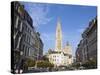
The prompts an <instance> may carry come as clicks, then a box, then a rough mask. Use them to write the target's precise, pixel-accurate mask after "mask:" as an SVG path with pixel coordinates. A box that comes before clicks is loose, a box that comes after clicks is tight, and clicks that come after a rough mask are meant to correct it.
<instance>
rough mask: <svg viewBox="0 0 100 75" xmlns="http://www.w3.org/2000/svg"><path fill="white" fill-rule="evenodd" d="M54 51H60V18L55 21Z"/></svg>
mask: <svg viewBox="0 0 100 75" xmlns="http://www.w3.org/2000/svg"><path fill="white" fill-rule="evenodd" d="M55 51H62V30H61V22H60V18H58V21H57V28H56V45H55Z"/></svg>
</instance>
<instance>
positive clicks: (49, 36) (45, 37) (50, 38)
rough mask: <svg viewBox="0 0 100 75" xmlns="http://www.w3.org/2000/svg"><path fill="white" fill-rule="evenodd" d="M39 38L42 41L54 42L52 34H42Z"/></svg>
mask: <svg viewBox="0 0 100 75" xmlns="http://www.w3.org/2000/svg"><path fill="white" fill-rule="evenodd" d="M41 38H42V40H44V41H47V42H50V41H53V42H54V41H55V34H54V33H42V34H41Z"/></svg>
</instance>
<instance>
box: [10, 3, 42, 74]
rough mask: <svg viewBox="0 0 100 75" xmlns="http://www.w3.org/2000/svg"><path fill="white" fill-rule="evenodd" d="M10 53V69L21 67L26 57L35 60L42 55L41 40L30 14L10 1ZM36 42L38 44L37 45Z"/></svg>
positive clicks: (21, 6)
mask: <svg viewBox="0 0 100 75" xmlns="http://www.w3.org/2000/svg"><path fill="white" fill-rule="evenodd" d="M11 14H12V15H11V20H12V25H11V54H12V60H11V62H12V67H11V69H12V71H13V72H14V71H18V70H20V69H22V70H23V69H24V68H23V64H24V63H25V60H26V59H27V58H30V59H32V60H37V58H39V56H38V55H40V56H41V57H42V55H43V42H42V40H41V38H40V35H39V36H38V33H37V32H36V30H35V28H34V23H33V20H32V18H31V17H30V15H29V14H28V13H27V11H26V10H25V9H24V6H23V5H21V3H19V2H12V3H11ZM37 43H38V46H37Z"/></svg>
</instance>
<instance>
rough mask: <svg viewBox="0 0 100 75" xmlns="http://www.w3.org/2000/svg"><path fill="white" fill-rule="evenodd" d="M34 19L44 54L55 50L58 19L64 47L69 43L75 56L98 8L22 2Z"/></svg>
mask: <svg viewBox="0 0 100 75" xmlns="http://www.w3.org/2000/svg"><path fill="white" fill-rule="evenodd" d="M21 3H22V4H23V5H24V6H25V9H26V10H27V11H28V13H29V14H30V16H31V17H32V19H33V26H35V28H36V30H37V31H39V32H40V34H41V38H42V41H43V43H44V49H43V50H44V53H45V52H47V51H48V49H49V48H51V49H54V48H55V34H56V25H57V18H58V17H59V18H60V20H61V27H62V33H63V47H64V46H65V44H66V42H67V41H68V42H69V43H70V44H71V46H72V51H73V55H75V50H76V48H77V44H78V43H79V41H80V39H81V33H82V32H83V31H84V29H85V28H86V27H88V24H89V21H91V19H93V18H94V17H95V16H96V15H97V7H96V6H80V5H67V4H66V5H62V4H45V3H30V2H21Z"/></svg>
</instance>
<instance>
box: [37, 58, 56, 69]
mask: <svg viewBox="0 0 100 75" xmlns="http://www.w3.org/2000/svg"><path fill="white" fill-rule="evenodd" d="M36 65H37V67H41V68H47V67H54V65H53V64H51V63H50V62H48V61H44V60H41V61H37V63H36Z"/></svg>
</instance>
